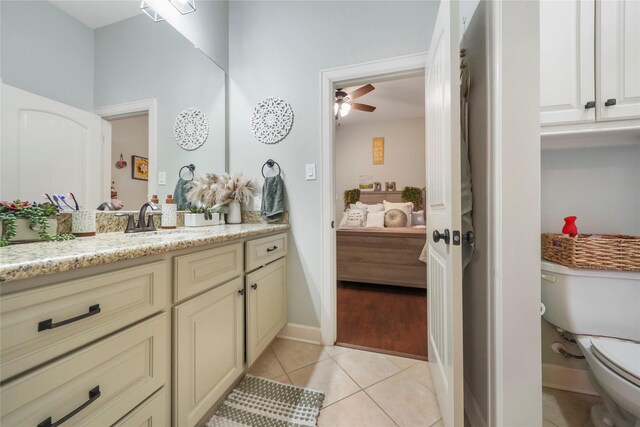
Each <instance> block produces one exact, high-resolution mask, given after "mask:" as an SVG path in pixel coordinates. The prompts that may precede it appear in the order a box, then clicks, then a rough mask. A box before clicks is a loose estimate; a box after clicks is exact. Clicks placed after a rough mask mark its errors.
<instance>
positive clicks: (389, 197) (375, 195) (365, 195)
mask: <svg viewBox="0 0 640 427" xmlns="http://www.w3.org/2000/svg"><path fill="white" fill-rule="evenodd" d="M383 200H386V201H387V202H392V203H401V202H403V200H402V191H360V201H361V202H362V203H364V204H367V205H373V204H376V203H382V201H383ZM426 202H427V196H426V191H425V190H422V209H423V210H424V208H425V204H426Z"/></svg>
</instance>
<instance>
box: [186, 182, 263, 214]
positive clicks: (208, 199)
mask: <svg viewBox="0 0 640 427" xmlns="http://www.w3.org/2000/svg"><path fill="white" fill-rule="evenodd" d="M256 190H257V186H256V183H255V181H254V180H253V179H251V178H248V177H246V176H244V175H243V174H242V173H239V174H235V175H233V176H230V175H229V174H226V173H223V174H220V175H218V174H215V173H208V174H206V175H205V176H204V177H201V178H196V179H194V180H193V181H191V188H190V189H189V191H188V192H187V201H188V202H189V203H191V204H192V205H194V206H202V207H205V208H215V207H217V206H221V205H226V204H229V203H230V202H234V201H235V202H240V203H244V202H246V201H248V200H249V199H250V198H251V196H252V195H253V194H254V192H255V191H256Z"/></svg>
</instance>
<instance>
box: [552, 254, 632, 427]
mask: <svg viewBox="0 0 640 427" xmlns="http://www.w3.org/2000/svg"><path fill="white" fill-rule="evenodd" d="M542 303H543V304H544V306H545V312H544V315H543V316H544V318H545V320H546V321H548V322H549V323H551V324H553V325H555V326H558V327H559V328H561V329H564V330H565V331H567V332H571V333H573V334H574V335H575V336H576V340H577V343H578V346H579V347H580V350H582V353H583V355H584V356H585V358H586V361H587V364H588V366H589V374H590V376H591V380H592V382H593V383H594V388H595V389H596V391H598V393H599V394H600V396H601V397H602V399H603V401H604V405H596V406H594V407H592V408H591V422H593V424H594V425H595V426H596V427H610V426H615V427H640V273H639V272H624V271H605V270H578V269H572V268H568V267H565V266H562V265H559V264H555V263H552V262H547V261H542Z"/></svg>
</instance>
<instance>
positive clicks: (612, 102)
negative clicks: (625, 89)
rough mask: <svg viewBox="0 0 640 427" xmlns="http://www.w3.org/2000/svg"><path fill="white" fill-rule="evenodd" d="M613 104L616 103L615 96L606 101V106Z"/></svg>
mask: <svg viewBox="0 0 640 427" xmlns="http://www.w3.org/2000/svg"><path fill="white" fill-rule="evenodd" d="M612 105H616V99H615V98H611V99H607V102H605V103H604V106H605V107H611V106H612Z"/></svg>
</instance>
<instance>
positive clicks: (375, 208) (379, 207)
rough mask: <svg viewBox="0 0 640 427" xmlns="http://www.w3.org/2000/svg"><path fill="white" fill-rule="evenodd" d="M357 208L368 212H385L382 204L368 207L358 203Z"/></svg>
mask: <svg viewBox="0 0 640 427" xmlns="http://www.w3.org/2000/svg"><path fill="white" fill-rule="evenodd" d="M356 208H358V209H366V210H367V212H384V205H383V204H382V203H376V204H375V205H366V204H364V203H362V202H356Z"/></svg>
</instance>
